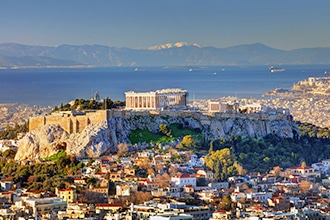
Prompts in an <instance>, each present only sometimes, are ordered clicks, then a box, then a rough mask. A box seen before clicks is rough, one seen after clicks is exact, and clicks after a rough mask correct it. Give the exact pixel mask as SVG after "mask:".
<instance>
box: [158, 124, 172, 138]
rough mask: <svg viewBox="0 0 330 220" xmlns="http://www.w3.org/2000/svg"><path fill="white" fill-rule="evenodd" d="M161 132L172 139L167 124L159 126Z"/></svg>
mask: <svg viewBox="0 0 330 220" xmlns="http://www.w3.org/2000/svg"><path fill="white" fill-rule="evenodd" d="M159 130H160V132H161V133H163V134H165V135H166V136H168V137H172V133H171V131H170V130H169V129H168V128H167V125H166V124H160V125H159Z"/></svg>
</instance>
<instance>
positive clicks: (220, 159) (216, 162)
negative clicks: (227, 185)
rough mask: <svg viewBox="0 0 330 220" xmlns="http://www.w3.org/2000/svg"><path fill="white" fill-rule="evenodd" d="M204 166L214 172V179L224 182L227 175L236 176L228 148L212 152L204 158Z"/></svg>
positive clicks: (232, 157)
mask: <svg viewBox="0 0 330 220" xmlns="http://www.w3.org/2000/svg"><path fill="white" fill-rule="evenodd" d="M204 161H205V164H206V166H208V167H209V168H211V169H212V170H214V171H215V176H214V177H215V178H216V179H221V180H225V179H226V178H227V177H228V176H229V175H234V174H236V168H235V165H234V162H235V160H234V155H232V154H231V152H230V149H229V148H224V149H221V150H217V151H215V152H213V153H212V154H211V155H208V156H206V157H205V158H204Z"/></svg>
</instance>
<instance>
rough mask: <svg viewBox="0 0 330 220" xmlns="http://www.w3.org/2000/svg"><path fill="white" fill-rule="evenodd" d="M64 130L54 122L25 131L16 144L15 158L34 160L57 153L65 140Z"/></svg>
mask: <svg viewBox="0 0 330 220" xmlns="http://www.w3.org/2000/svg"><path fill="white" fill-rule="evenodd" d="M66 137H67V134H66V132H65V131H64V130H63V129H62V128H61V127H60V126H59V125H55V124H49V125H45V126H43V127H40V128H38V129H37V130H35V131H32V132H29V133H27V134H26V135H25V136H24V137H23V138H22V140H21V141H20V143H19V145H18V151H17V153H16V156H15V160H35V159H41V158H46V157H48V156H50V155H53V154H55V153H57V152H58V151H59V150H58V146H59V145H61V144H62V143H63V142H64V141H65V140H66Z"/></svg>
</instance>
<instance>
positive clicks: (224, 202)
mask: <svg viewBox="0 0 330 220" xmlns="http://www.w3.org/2000/svg"><path fill="white" fill-rule="evenodd" d="M231 206H232V201H231V197H230V195H228V194H227V195H224V197H222V199H221V202H220V204H219V209H222V210H226V211H230V210H231Z"/></svg>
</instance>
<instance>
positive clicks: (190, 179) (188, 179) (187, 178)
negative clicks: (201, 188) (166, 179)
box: [171, 174, 196, 188]
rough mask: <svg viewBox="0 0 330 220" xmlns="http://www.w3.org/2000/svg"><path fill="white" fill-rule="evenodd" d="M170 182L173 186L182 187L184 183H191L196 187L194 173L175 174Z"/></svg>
mask: <svg viewBox="0 0 330 220" xmlns="http://www.w3.org/2000/svg"><path fill="white" fill-rule="evenodd" d="M171 183H172V184H174V185H175V186H177V187H179V188H182V187H183V186H185V185H193V186H194V188H196V176H195V175H183V174H181V175H177V176H174V177H172V178H171Z"/></svg>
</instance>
